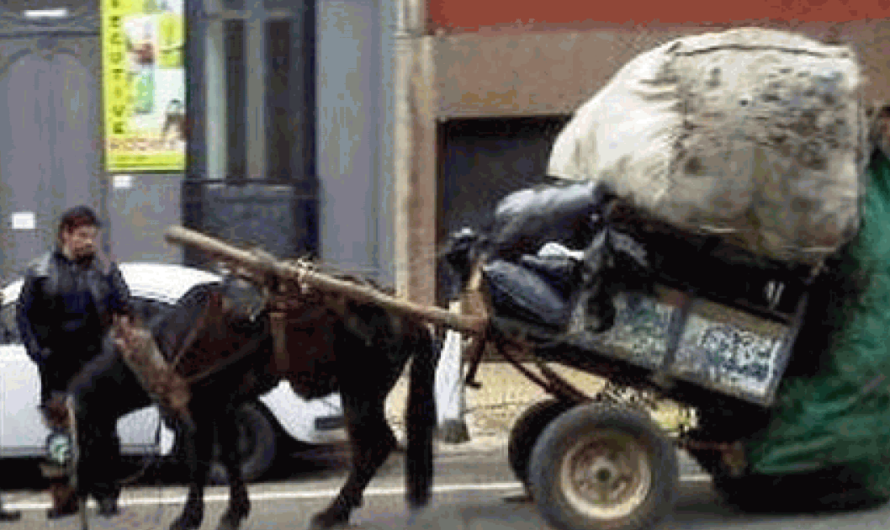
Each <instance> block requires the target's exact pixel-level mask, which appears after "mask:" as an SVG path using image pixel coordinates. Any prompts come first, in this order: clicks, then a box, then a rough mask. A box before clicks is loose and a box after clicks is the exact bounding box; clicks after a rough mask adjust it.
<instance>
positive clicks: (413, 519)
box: [408, 506, 427, 528]
mask: <svg viewBox="0 0 890 530" xmlns="http://www.w3.org/2000/svg"><path fill="white" fill-rule="evenodd" d="M426 512H427V506H418V507H414V508H410V509H409V510H408V528H411V527H413V526H414V525H415V524H417V522H418V521H419V520H420V519H421V517H422V516H423V514H425V513H426Z"/></svg>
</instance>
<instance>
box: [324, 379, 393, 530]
mask: <svg viewBox="0 0 890 530" xmlns="http://www.w3.org/2000/svg"><path fill="white" fill-rule="evenodd" d="M341 397H342V402H343V411H344V413H345V415H346V421H347V428H348V430H349V438H350V442H351V444H352V467H351V469H350V470H349V476H348V477H347V478H346V483H345V484H344V485H343V488H341V489H340V493H339V494H338V495H337V497H336V498H335V499H334V501H333V502H332V503H331V504H330V506H328V507H327V509H325V510H324V511H323V512H321V513H318V514H316V515H315V517H313V518H312V522H311V524H310V529H311V530H326V529H329V528H335V527H338V526H345V525H346V524H347V523H349V516H350V514H351V513H352V510H354V509H355V508H357V507H358V506H361V504H362V495H363V493H364V491H365V488H367V487H368V484H369V483H370V482H371V479H373V478H374V475H376V474H377V470H378V469H379V468H380V466H382V465H383V463H384V462H386V459H387V458H388V457H389V455H390V453H392V451H393V449H394V448H395V446H396V437H395V435H394V434H393V432H392V429H390V427H389V424H388V423H387V422H386V416H385V415H384V408H383V406H384V401H383V399H376V398H375V399H372V400H362V399H358V398H355V397H353V396H349V395H348V394H346V393H345V392H342V394H341Z"/></svg>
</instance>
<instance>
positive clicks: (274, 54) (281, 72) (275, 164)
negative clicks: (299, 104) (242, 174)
mask: <svg viewBox="0 0 890 530" xmlns="http://www.w3.org/2000/svg"><path fill="white" fill-rule="evenodd" d="M290 29H291V28H290V22H286V21H281V20H276V21H272V22H269V23H268V24H267V25H266V76H267V81H266V121H267V124H268V125H267V129H266V130H267V131H269V137H268V138H267V140H266V171H267V173H268V175H269V178H273V179H287V178H288V177H290V171H291V153H292V152H293V149H294V134H293V132H294V131H293V129H294V128H293V125H292V123H291V116H292V113H291V112H290V90H289V88H290V87H289V86H288V81H289V78H290V76H289V73H290V66H291V65H290V47H291V30H290Z"/></svg>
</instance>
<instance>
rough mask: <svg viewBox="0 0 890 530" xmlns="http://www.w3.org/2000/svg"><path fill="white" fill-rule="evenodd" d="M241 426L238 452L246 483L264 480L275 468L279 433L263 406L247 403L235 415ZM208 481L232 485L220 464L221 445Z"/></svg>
mask: <svg viewBox="0 0 890 530" xmlns="http://www.w3.org/2000/svg"><path fill="white" fill-rule="evenodd" d="M235 415H236V422H237V424H238V453H239V455H240V457H241V477H242V479H243V480H244V482H253V481H255V480H258V479H260V478H262V476H263V475H265V474H266V472H267V471H269V469H270V468H271V467H272V464H273V463H274V461H275V455H276V453H277V445H278V434H277V433H276V432H275V428H274V427H273V425H272V422H271V421H269V419H268V418H267V417H266V415H265V414H264V413H263V411H262V410H261V409H260V406H259V405H257V404H255V403H247V404H245V405H243V406H241V407H240V408H239V409H238V411H237V412H236V413H235ZM208 480H209V481H210V482H211V483H212V484H225V483H227V482H228V480H227V473H226V469H225V466H223V465H222V463H220V461H219V446H218V445H215V446H214V448H213V459H212V461H211V464H210V470H209V474H208Z"/></svg>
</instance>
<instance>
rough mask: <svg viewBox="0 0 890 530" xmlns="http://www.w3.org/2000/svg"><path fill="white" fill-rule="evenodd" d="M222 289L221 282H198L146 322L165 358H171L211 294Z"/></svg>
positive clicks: (220, 291)
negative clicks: (169, 306)
mask: <svg viewBox="0 0 890 530" xmlns="http://www.w3.org/2000/svg"><path fill="white" fill-rule="evenodd" d="M224 290H225V284H224V283H223V282H210V283H201V284H198V285H196V286H194V287H192V288H191V289H189V290H188V291H187V292H186V293H185V295H183V296H182V298H180V299H179V300H178V301H177V302H176V304H175V305H174V306H173V307H171V308H170V309H168V310H166V311H162V312H161V313H159V314H158V315H155V317H154V318H153V319H152V320H151V321H150V322H149V323H148V328H149V329H150V330H151V333H152V335H153V336H154V338H155V341H157V344H158V347H159V348H160V349H161V353H163V355H164V357H165V358H166V359H168V360H169V359H171V358H172V356H173V355H174V351H175V350H176V349H177V348H178V347H179V345H181V344H182V343H183V341H184V340H185V337H186V335H187V334H188V333H189V331H191V330H192V328H193V327H194V326H195V322H196V321H197V319H198V317H199V316H200V315H201V312H202V311H204V308H206V307H207V304H208V303H209V301H210V297H211V295H213V294H214V293H222V292H223V291H224Z"/></svg>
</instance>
